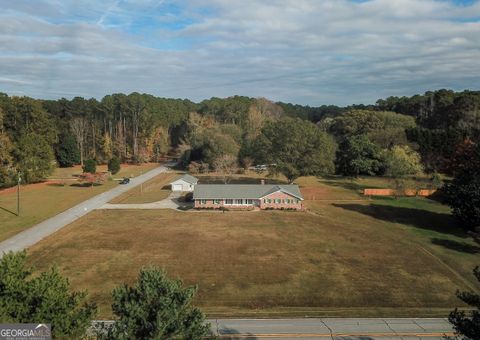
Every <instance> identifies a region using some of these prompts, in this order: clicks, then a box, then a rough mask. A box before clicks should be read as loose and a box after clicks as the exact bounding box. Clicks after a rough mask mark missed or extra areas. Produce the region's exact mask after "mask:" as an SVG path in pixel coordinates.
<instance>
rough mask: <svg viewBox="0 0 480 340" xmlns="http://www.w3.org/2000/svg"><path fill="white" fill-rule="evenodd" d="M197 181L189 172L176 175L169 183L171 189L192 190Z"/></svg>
mask: <svg viewBox="0 0 480 340" xmlns="http://www.w3.org/2000/svg"><path fill="white" fill-rule="evenodd" d="M197 183H198V178H196V177H193V176H191V175H189V174H184V175H182V176H180V177H177V178H176V179H175V180H174V181H173V182H171V183H170V186H171V188H172V191H189V192H191V191H193V189H194V188H195V185H196V184H197Z"/></svg>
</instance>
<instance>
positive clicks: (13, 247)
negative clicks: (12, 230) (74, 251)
mask: <svg viewBox="0 0 480 340" xmlns="http://www.w3.org/2000/svg"><path fill="white" fill-rule="evenodd" d="M166 170H167V167H166V166H159V167H158V168H155V169H152V170H150V171H148V172H146V173H144V174H142V175H140V176H137V177H134V178H132V179H130V183H129V184H125V185H118V186H117V187H115V188H113V189H111V190H109V191H106V192H104V193H101V194H99V195H97V196H94V197H92V198H90V199H88V200H86V201H83V202H82V203H80V204H77V205H76V206H74V207H72V208H70V209H68V210H66V211H64V212H62V213H60V214H58V215H55V216H53V217H51V218H49V219H47V220H45V221H43V222H41V223H39V224H37V225H35V226H33V227H31V228H29V229H27V230H24V231H22V232H20V233H19V234H17V235H15V236H13V237H11V238H9V239H6V240H5V241H3V242H1V243H0V257H2V256H3V254H4V253H6V252H8V251H20V250H23V249H27V248H28V247H30V246H32V245H34V244H35V243H37V242H39V241H40V240H42V239H43V238H45V237H47V236H49V235H51V234H53V233H54V232H56V231H58V230H60V229H62V228H63V227H65V226H66V225H68V224H70V223H72V222H74V221H75V220H77V219H79V218H80V217H82V216H84V215H86V214H88V213H89V212H91V211H92V210H95V209H97V208H99V207H101V206H102V205H104V204H105V203H107V202H109V201H111V200H112V199H114V198H115V197H117V196H119V195H121V194H123V193H124V192H126V191H128V190H130V189H132V188H134V187H136V186H137V185H140V184H142V183H144V182H146V181H148V180H150V179H152V178H153V177H155V176H157V175H159V174H161V173H162V172H165V171H166Z"/></svg>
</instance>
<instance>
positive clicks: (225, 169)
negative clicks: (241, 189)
mask: <svg viewBox="0 0 480 340" xmlns="http://www.w3.org/2000/svg"><path fill="white" fill-rule="evenodd" d="M213 168H214V169H215V171H217V172H218V173H219V174H220V176H222V179H223V183H225V184H227V183H228V182H229V181H230V178H231V177H232V175H233V174H234V173H235V172H236V171H237V169H238V163H237V158H236V157H235V156H233V155H229V154H226V155H221V156H219V157H217V158H216V159H215V161H214V162H213Z"/></svg>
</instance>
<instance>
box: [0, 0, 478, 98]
mask: <svg viewBox="0 0 480 340" xmlns="http://www.w3.org/2000/svg"><path fill="white" fill-rule="evenodd" d="M0 6H1V7H0V8H2V12H1V13H0V92H6V93H8V94H10V95H28V96H33V97H37V98H60V97H66V98H71V97H73V96H76V95H78V96H83V97H96V98H99V99H100V98H101V97H103V96H104V95H106V94H109V93H116V92H124V93H129V92H133V91H138V92H147V93H151V94H154V95H157V96H164V97H176V98H189V99H192V100H195V101H199V100H202V99H205V98H210V97H212V96H217V97H227V96H231V95H235V94H238V95H247V96H252V97H266V98H269V99H271V100H274V101H279V100H280V101H286V102H293V103H299V104H309V105H322V104H338V105H347V104H352V103H372V102H374V101H375V100H376V99H378V98H383V97H387V96H390V95H412V94H415V93H422V92H424V91H426V90H432V89H438V88H452V89H455V90H463V89H467V88H469V89H480V1H472V0H469V1H468V0H455V1H454V0H452V1H449V0H444V1H443V0H367V1H358V0H356V1H351V0H262V1H260V0H177V1H173V0H104V1H93V0H85V1H79V0H77V1H74V0H36V1H30V0H15V1H10V0H0Z"/></svg>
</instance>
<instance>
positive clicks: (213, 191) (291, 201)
mask: <svg viewBox="0 0 480 340" xmlns="http://www.w3.org/2000/svg"><path fill="white" fill-rule="evenodd" d="M193 200H194V202H195V208H198V209H202V208H203V209H208V208H210V209H212V208H217V209H218V208H221V207H224V208H228V209H244V210H250V209H262V210H264V209H282V208H283V209H294V210H302V209H303V204H302V201H303V196H302V194H301V193H300V189H299V188H298V185H295V184H289V185H283V184H282V185H277V184H197V185H195V189H194V191H193Z"/></svg>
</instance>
